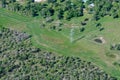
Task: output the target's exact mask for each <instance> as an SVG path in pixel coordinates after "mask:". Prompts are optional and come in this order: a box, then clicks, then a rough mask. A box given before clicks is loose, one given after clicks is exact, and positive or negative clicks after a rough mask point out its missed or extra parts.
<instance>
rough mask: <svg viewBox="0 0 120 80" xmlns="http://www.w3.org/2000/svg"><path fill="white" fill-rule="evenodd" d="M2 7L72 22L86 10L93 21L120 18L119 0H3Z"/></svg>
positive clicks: (25, 13)
mask: <svg viewBox="0 0 120 80" xmlns="http://www.w3.org/2000/svg"><path fill="white" fill-rule="evenodd" d="M1 3H2V7H3V8H7V9H9V10H11V11H16V12H20V13H22V14H24V15H26V16H33V17H35V16H41V17H44V18H46V17H52V16H56V18H58V19H66V20H70V19H71V18H73V17H81V16H83V15H84V14H85V13H84V10H86V11H87V12H88V13H89V14H94V15H93V19H94V20H99V19H100V18H101V17H104V16H106V15H109V16H112V17H113V18H118V17H119V16H120V9H119V8H120V6H119V5H120V1H119V0H102V1H100V0H88V1H87V2H83V0H47V1H45V2H41V3H37V2H34V0H26V1H25V3H24V4H21V3H22V1H16V0H2V1H1Z"/></svg>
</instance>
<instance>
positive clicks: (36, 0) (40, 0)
mask: <svg viewBox="0 0 120 80" xmlns="http://www.w3.org/2000/svg"><path fill="white" fill-rule="evenodd" d="M34 1H35V2H42V1H46V0H34Z"/></svg>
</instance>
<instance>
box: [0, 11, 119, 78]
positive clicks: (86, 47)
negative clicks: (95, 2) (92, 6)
mask: <svg viewBox="0 0 120 80" xmlns="http://www.w3.org/2000/svg"><path fill="white" fill-rule="evenodd" d="M86 16H87V17H91V16H90V15H86ZM86 16H84V17H81V18H74V19H72V20H71V21H64V20H63V21H61V22H62V23H64V25H62V31H57V30H50V28H49V26H51V25H54V22H53V23H48V24H46V26H48V27H45V28H41V26H40V25H41V24H42V23H43V21H44V20H43V19H41V18H39V17H36V18H31V17H25V16H23V15H20V14H17V13H13V12H11V11H7V10H4V9H0V25H3V26H5V27H9V28H11V29H15V30H18V31H25V32H28V33H29V34H31V35H32V42H33V45H35V46H36V47H40V48H43V49H45V50H47V51H52V52H55V53H57V54H58V55H66V56H76V57H80V58H81V59H83V60H86V61H90V62H93V63H94V64H95V65H97V66H99V67H100V68H101V69H103V70H104V71H106V72H107V73H108V74H110V75H113V76H115V77H117V78H119V79H120V76H119V75H120V67H118V66H114V65H113V63H114V62H115V61H119V60H120V52H119V51H111V50H110V49H109V48H110V45H111V44H114V43H119V40H120V35H119V32H120V27H119V25H120V19H112V18H111V17H109V16H106V17H104V18H102V19H101V20H99V21H97V22H95V21H88V24H87V25H86V26H85V31H84V32H80V31H79V29H80V27H82V26H81V25H80V22H81V21H83V19H85V18H86ZM55 21H57V20H55ZM98 22H100V23H102V27H104V28H105V30H103V31H99V29H98V28H97V27H95V23H98ZM72 26H74V34H73V39H74V41H73V42H71V41H70V38H71V37H70V34H71V33H70V30H71V28H72ZM75 26H77V27H75ZM82 36H84V38H81V37H82ZM96 37H103V38H104V39H105V41H106V42H105V44H99V43H96V42H94V40H93V39H94V38H96ZM80 38H81V39H80ZM106 54H112V55H114V57H109V56H106Z"/></svg>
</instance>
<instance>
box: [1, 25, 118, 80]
mask: <svg viewBox="0 0 120 80" xmlns="http://www.w3.org/2000/svg"><path fill="white" fill-rule="evenodd" d="M31 37H32V36H31V35H29V34H27V33H24V32H18V31H16V30H10V29H8V28H4V27H1V29H0V44H1V45H2V46H0V79H1V80H6V79H7V80H16V79H18V80H37V79H39V80H64V79H65V80H117V78H115V77H111V76H110V75H108V74H107V73H105V72H104V71H103V70H101V69H100V68H99V67H97V66H95V65H93V63H91V62H87V61H84V60H81V59H80V58H79V57H67V56H58V55H56V54H54V53H52V52H47V51H44V50H41V49H40V48H35V47H34V46H32V43H31V40H30V38H31Z"/></svg>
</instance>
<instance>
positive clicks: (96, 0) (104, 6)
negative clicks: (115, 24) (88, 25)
mask: <svg viewBox="0 0 120 80" xmlns="http://www.w3.org/2000/svg"><path fill="white" fill-rule="evenodd" d="M86 4H87V5H90V4H94V7H93V8H89V9H88V12H89V13H92V14H94V16H93V18H94V19H95V20H99V19H100V18H101V17H104V16H106V15H109V16H112V17H113V18H119V17H120V0H88V1H87V2H86Z"/></svg>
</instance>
